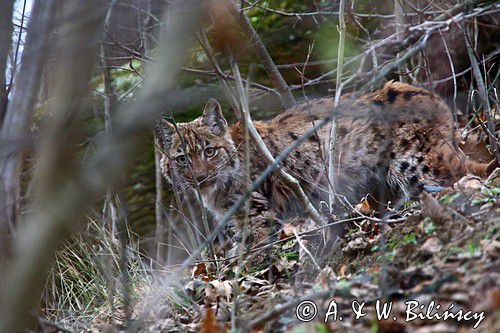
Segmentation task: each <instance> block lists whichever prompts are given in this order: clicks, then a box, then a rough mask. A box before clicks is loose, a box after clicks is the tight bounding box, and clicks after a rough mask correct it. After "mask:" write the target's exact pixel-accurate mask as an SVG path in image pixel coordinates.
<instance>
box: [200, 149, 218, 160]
mask: <svg viewBox="0 0 500 333" xmlns="http://www.w3.org/2000/svg"><path fill="white" fill-rule="evenodd" d="M203 153H204V154H205V157H207V158H211V157H214V156H215V154H216V153H217V150H216V149H215V148H213V147H207V148H205V151H204V152H203Z"/></svg>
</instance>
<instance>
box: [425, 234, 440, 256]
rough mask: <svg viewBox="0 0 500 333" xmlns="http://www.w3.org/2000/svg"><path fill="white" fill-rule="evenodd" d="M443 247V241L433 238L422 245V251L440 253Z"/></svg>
mask: <svg viewBox="0 0 500 333" xmlns="http://www.w3.org/2000/svg"><path fill="white" fill-rule="evenodd" d="M442 247H443V244H441V241H440V240H439V239H438V238H437V237H431V238H428V239H427V240H426V241H425V242H424V244H422V247H421V249H422V250H424V251H427V252H430V253H436V252H439V250H441V248H442Z"/></svg>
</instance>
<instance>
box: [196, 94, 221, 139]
mask: <svg viewBox="0 0 500 333" xmlns="http://www.w3.org/2000/svg"><path fill="white" fill-rule="evenodd" d="M202 120H203V123H204V124H205V125H206V126H207V127H208V128H209V129H210V131H211V132H212V133H215V134H224V133H225V132H226V129H227V121H226V119H225V118H224V116H223V115H222V108H221V106H220V104H219V102H217V101H216V100H215V99H213V98H210V99H209V100H208V102H207V104H206V105H205V108H204V109H203V116H202Z"/></svg>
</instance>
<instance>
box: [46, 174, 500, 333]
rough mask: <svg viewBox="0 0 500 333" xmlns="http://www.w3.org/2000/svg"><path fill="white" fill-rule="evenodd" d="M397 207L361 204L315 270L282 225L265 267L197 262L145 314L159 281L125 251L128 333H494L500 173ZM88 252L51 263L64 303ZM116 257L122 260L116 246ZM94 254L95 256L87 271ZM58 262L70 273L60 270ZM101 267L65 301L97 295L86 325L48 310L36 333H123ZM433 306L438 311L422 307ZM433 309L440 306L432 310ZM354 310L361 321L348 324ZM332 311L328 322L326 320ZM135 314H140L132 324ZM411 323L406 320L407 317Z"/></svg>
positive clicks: (309, 248)
mask: <svg viewBox="0 0 500 333" xmlns="http://www.w3.org/2000/svg"><path fill="white" fill-rule="evenodd" d="M405 207H406V208H405V209H404V210H403V211H402V212H399V217H403V218H404V221H399V222H398V221H395V222H394V223H388V224H381V223H375V222H374V220H376V219H375V218H373V216H375V215H374V212H372V211H371V210H370V207H369V206H368V205H367V204H366V203H362V204H359V205H358V206H357V208H358V210H360V211H361V212H362V213H363V214H364V216H365V217H361V218H360V217H359V216H358V219H357V221H356V222H355V223H354V222H351V224H350V225H349V228H350V231H349V233H348V234H347V236H346V237H345V239H344V240H343V241H342V242H341V243H340V244H338V246H337V247H336V249H338V250H336V251H334V252H330V254H329V255H327V256H324V258H326V259H325V260H322V261H320V260H319V259H312V258H318V257H317V256H316V254H317V252H316V251H315V250H313V249H314V239H312V240H311V239H308V238H307V237H305V236H301V235H304V231H303V230H301V229H299V228H298V227H297V225H296V224H292V223H290V224H288V225H286V227H285V228H284V230H283V232H282V235H280V238H281V239H282V240H283V242H281V243H279V244H277V245H276V246H274V247H272V248H268V249H266V251H268V252H267V253H272V255H271V257H273V258H274V259H273V263H272V264H271V265H270V266H269V265H267V266H266V267H252V266H245V267H243V268H241V267H240V268H241V269H242V270H241V273H240V274H239V275H238V274H237V273H236V272H238V261H237V260H236V259H234V260H232V261H222V262H221V263H219V265H218V266H217V267H216V268H214V265H213V264H208V263H203V262H200V263H198V264H195V265H193V266H192V268H191V270H190V273H189V274H186V275H185V276H184V277H182V278H181V283H180V284H179V286H180V287H178V288H169V289H168V292H165V293H164V294H163V295H162V296H161V298H160V300H159V301H158V302H156V303H154V304H153V305H152V308H148V309H145V307H146V305H145V304H146V303H147V299H145V297H144V296H143V295H147V294H148V293H149V292H151V291H154V290H155V289H157V288H159V287H158V283H159V281H161V278H158V277H157V276H154V275H155V274H156V273H154V272H153V273H151V271H150V270H149V269H145V268H144V267H145V266H144V267H143V268H140V267H142V266H140V265H141V264H140V261H141V260H142V261H143V260H144V259H143V258H140V256H139V255H136V254H138V253H139V252H137V253H135V254H134V252H133V251H131V252H129V259H130V260H131V261H130V262H129V267H132V266H135V267H136V268H135V273H134V274H131V275H130V276H129V279H130V281H131V282H132V284H131V285H132V288H131V290H130V294H131V299H132V300H133V305H132V306H131V308H133V310H132V312H131V319H132V321H131V322H132V323H137V326H136V327H135V328H134V329H133V330H141V331H153V332H158V331H161V332H207V333H208V332H228V331H231V325H232V324H233V325H235V324H237V325H238V327H239V329H237V330H234V331H233V332H240V331H243V330H242V329H241V327H243V326H242V325H246V327H248V330H247V331H248V332H261V331H268V332H293V333H301V332H367V331H370V332H420V333H422V332H467V331H473V330H474V329H473V327H474V325H476V324H477V323H479V327H478V329H477V330H476V331H479V332H495V331H496V332H498V331H499V329H500V239H499V236H500V228H499V226H500V223H499V222H500V168H499V169H496V170H495V171H494V172H493V173H492V174H491V175H490V176H489V177H488V178H484V179H480V178H477V177H474V176H465V177H463V178H462V179H461V180H459V181H458V182H457V183H455V184H454V185H453V186H452V187H450V188H446V189H445V190H443V191H441V192H439V193H437V194H432V195H431V194H423V195H422V196H421V197H420V200H416V201H414V202H408V203H406V204H405ZM366 217H368V218H366ZM305 233H306V234H307V233H308V231H306V232H305ZM296 236H298V237H296ZM298 239H300V242H299V241H298ZM87 243H88V242H87ZM82 244H84V243H83V242H82ZM85 246H86V247H84V248H82V249H80V250H78V249H75V248H74V247H73V250H71V251H68V249H69V248H68V249H66V250H65V252H64V253H65V255H73V254H75V258H77V259H71V260H69V259H68V258H66V259H65V258H61V257H60V258H58V261H57V262H58V263H59V264H60V265H61V266H64V269H61V272H60V273H58V274H56V277H57V279H54V280H53V281H55V282H53V283H54V284H55V285H57V284H61V283H62V282H61V281H62V280H64V279H66V281H65V284H64V286H66V287H64V288H61V290H62V291H61V295H64V296H65V297H66V298H67V299H69V298H71V297H70V296H69V295H68V292H67V288H68V286H69V285H72V286H74V285H75V282H74V280H71V283H70V281H69V280H70V279H69V278H68V277H67V276H68V275H69V274H70V273H71V272H73V273H74V274H73V273H71V274H73V275H72V278H71V279H80V280H82V279H83V277H84V276H85V274H84V273H82V270H83V268H81V267H80V266H78V265H80V264H81V266H82V267H83V266H84V265H85V266H89V264H87V263H84V262H83V261H85V260H87V259H82V258H83V257H82V253H83V254H85V253H87V254H88V253H89V249H91V248H90V247H87V246H92V247H94V248H95V247H96V244H90V245H85ZM100 246H101V247H105V245H100ZM110 247H111V246H110ZM110 251H111V250H110ZM113 251H114V253H119V249H118V248H117V249H114V250H113ZM270 251H272V252H270ZM70 253H71V254H70ZM77 253H79V254H78V256H77V255H76V254H77ZM96 256H97V255H96V254H92V255H91V256H89V259H88V261H89V262H90V261H92V260H94V259H93V258H95V257H96ZM64 261H66V262H71V263H72V264H71V265H69V264H64V265H63V262H64ZM100 265H101V266H100V268H95V269H94V270H93V271H89V272H88V273H87V274H88V280H86V281H83V282H80V283H81V287H78V286H77V288H75V289H76V291H75V292H74V294H75V296H72V297H74V299H77V301H72V304H73V305H72V307H73V309H86V310H89V309H90V308H91V307H92V306H89V304H93V305H95V304H96V299H99V296H98V294H99V293H102V295H101V296H102V297H101V298H102V300H103V301H102V306H101V307H100V308H99V309H98V311H97V310H96V308H94V309H90V310H92V311H91V312H92V315H89V313H90V312H89V311H87V312H85V311H84V310H76V311H74V310H72V311H67V309H66V310H65V311H66V312H65V313H66V315H63V316H61V314H62V312H61V311H45V313H44V314H43V316H42V318H45V319H42V326H44V329H45V330H46V331H61V330H62V328H64V330H67V331H73V330H74V331H82V330H84V331H86V330H90V331H94V332H102V331H110V330H111V331H112V330H113V327H112V326H114V327H115V329H116V328H120V327H122V328H123V323H124V321H125V320H124V318H125V314H124V313H125V312H126V311H125V310H124V307H123V305H122V304H121V303H120V302H121V301H120V298H116V299H114V301H112V302H111V301H109V299H108V301H104V300H105V299H106V295H107V294H106V293H108V292H109V291H105V290H104V289H105V288H106V287H102V288H101V287H99V288H97V287H95V286H96V285H97V286H106V281H105V280H106V278H105V277H103V276H101V275H99V276H101V278H100V280H102V281H98V279H97V277H96V276H98V274H97V273H95V272H96V271H98V270H102V271H106V270H107V268H106V267H107V266H106V265H104V266H103V265H102V263H101V264H100ZM68 267H70V268H68ZM139 268H140V269H139ZM156 275H157V274H156ZM99 283H101V284H100V285H99ZM90 286H92V288H94V289H92V292H87V294H89V293H90V294H91V295H90V300H89V301H87V304H85V302H86V301H85V300H84V299H83V298H82V295H84V294H85V293H84V291H83V290H84V289H85V290H87V288H90ZM107 288H109V285H108V287H107ZM115 288H116V287H115ZM49 289H50V288H49ZM52 290H53V289H52ZM57 298H58V301H59V304H62V303H64V302H62V301H61V296H60V295H59V296H57ZM305 300H308V301H311V302H314V304H315V306H316V308H317V312H316V315H315V316H314V319H313V320H311V321H310V322H301V321H299V320H298V317H297V313H296V311H297V306H298V304H299V303H301V302H302V301H305ZM377 300H379V301H380V302H381V303H380V305H383V304H384V303H386V304H387V306H388V305H389V304H392V308H391V311H390V315H389V316H388V317H387V319H385V320H384V319H381V320H379V319H378V318H377V312H376V307H377ZM65 301H66V302H67V300H66V299H65ZM333 301H334V302H333ZM353 301H356V302H357V303H356V302H354V303H353ZM408 301H418V302H419V304H420V305H423V306H424V308H423V309H421V310H419V309H413V310H411V313H414V314H418V313H422V316H423V315H424V314H425V313H426V312H427V311H428V312H429V313H430V315H429V316H431V317H432V316H433V315H434V314H435V313H438V314H441V315H444V313H445V311H446V310H448V309H450V305H451V304H453V307H452V308H451V310H450V311H451V312H454V313H458V312H460V311H462V315H463V316H461V317H458V316H455V318H448V319H447V320H443V319H441V320H436V317H435V316H434V317H433V318H434V319H429V318H428V317H426V318H425V319H421V318H416V319H414V320H411V321H406V319H408V318H407V316H408V314H407V312H406V311H407V309H408V306H413V304H414V303H405V302H408ZM432 301H434V309H429V308H430V307H432V305H431V304H432ZM363 302H364V305H363V307H362V308H361V309H360V308H359V305H360V304H362V303H363ZM67 304H69V303H67ZM307 304H309V305H311V303H307ZM307 304H306V305H304V304H302V305H301V306H299V315H301V316H302V317H303V318H304V319H308V315H311V313H308V312H307V310H312V308H311V307H309V308H307V306H308V305H307ZM438 304H439V305H440V308H439V309H438V310H436V307H437V305H438ZM148 306H150V307H151V304H149V305H148ZM353 306H354V308H353ZM61 307H66V308H67V306H65V305H61ZM381 307H382V306H381ZM353 309H356V310H358V313H359V311H361V312H362V313H364V314H365V315H362V316H361V315H360V316H359V318H355V317H356V312H355V311H354V310H353ZM151 310H152V311H151ZM328 310H331V314H330V315H329V316H328V318H327V319H328V320H327V322H325V314H326V313H327V312H328ZM334 310H337V311H336V312H335V311H334ZM80 311H81V312H80ZM469 311H471V312H469ZM235 312H236V313H238V316H236V317H235V318H233V317H232V316H231V313H235ZM467 312H469V314H467ZM141 313H142V314H144V313H147V316H146V317H140V316H141ZM340 317H342V320H340ZM412 317H413V314H410V317H409V318H410V319H411V318H412ZM394 318H396V320H394ZM43 320H45V322H44V321H43ZM47 323H49V324H47ZM54 327H55V329H54Z"/></svg>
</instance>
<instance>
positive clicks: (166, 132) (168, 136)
mask: <svg viewBox="0 0 500 333" xmlns="http://www.w3.org/2000/svg"><path fill="white" fill-rule="evenodd" d="M174 133H175V127H174V125H172V124H171V123H169V122H168V121H166V120H165V119H160V121H159V122H158V123H157V124H156V125H155V127H154V134H155V137H156V138H157V139H158V144H159V145H160V148H161V149H165V150H166V149H168V147H169V146H170V142H172V135H173V134H174Z"/></svg>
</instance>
